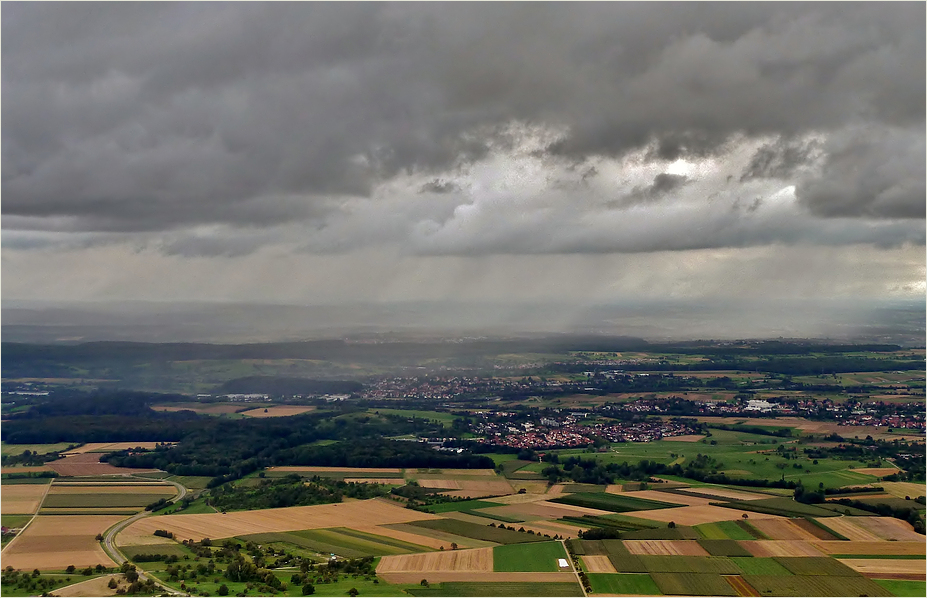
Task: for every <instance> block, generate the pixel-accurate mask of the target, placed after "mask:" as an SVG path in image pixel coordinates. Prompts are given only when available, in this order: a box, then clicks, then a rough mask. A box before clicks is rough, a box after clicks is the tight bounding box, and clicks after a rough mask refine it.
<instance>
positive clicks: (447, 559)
mask: <svg viewBox="0 0 927 598" xmlns="http://www.w3.org/2000/svg"><path fill="white" fill-rule="evenodd" d="M411 571H418V572H421V573H424V572H432V571H435V572H437V571H485V572H490V571H492V548H473V549H470V550H444V551H441V552H425V553H419V554H399V555H394V556H385V557H383V558H381V559H380V564H379V565H377V573H378V574H379V573H399V572H411Z"/></svg>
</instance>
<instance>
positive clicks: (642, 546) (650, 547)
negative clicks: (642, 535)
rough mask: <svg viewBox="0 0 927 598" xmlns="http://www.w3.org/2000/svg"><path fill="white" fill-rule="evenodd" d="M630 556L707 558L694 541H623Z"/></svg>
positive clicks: (702, 549) (705, 553)
mask: <svg viewBox="0 0 927 598" xmlns="http://www.w3.org/2000/svg"><path fill="white" fill-rule="evenodd" d="M624 545H625V548H627V549H628V552H630V553H631V554H649V555H656V556H708V552H707V551H706V550H705V549H704V548H702V547H701V545H700V544H699V543H698V542H696V541H695V540H625V541H624Z"/></svg>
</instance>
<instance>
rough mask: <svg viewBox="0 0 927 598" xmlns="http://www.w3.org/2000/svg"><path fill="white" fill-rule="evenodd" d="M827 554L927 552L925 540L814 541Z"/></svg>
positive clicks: (905, 553) (906, 553)
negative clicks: (888, 541)
mask: <svg viewBox="0 0 927 598" xmlns="http://www.w3.org/2000/svg"><path fill="white" fill-rule="evenodd" d="M813 544H814V546H815V547H816V548H818V549H820V550H821V552H823V553H825V554H867V555H868V554H904V555H908V554H927V552H925V547H927V545H925V544H924V542H923V541H920V542H891V543H887V542H846V541H842V540H836V541H832V542H813Z"/></svg>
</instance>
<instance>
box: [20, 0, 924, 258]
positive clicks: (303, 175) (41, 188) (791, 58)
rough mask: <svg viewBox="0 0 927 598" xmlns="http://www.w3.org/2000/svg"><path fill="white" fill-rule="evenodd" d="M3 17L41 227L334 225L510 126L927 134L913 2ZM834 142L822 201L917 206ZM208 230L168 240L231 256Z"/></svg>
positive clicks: (634, 135) (31, 8)
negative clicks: (357, 201)
mask: <svg viewBox="0 0 927 598" xmlns="http://www.w3.org/2000/svg"><path fill="white" fill-rule="evenodd" d="M2 17H3V19H2V27H3V31H2V33H3V36H2V51H3V54H2V70H3V73H2V78H3V104H2V115H3V121H4V127H3V132H2V141H3V149H2V152H3V153H2V161H3V164H2V165H3V183H2V187H3V188H2V190H3V214H4V216H16V217H22V218H21V219H19V220H18V221H19V222H26V221H29V222H32V223H37V222H40V221H43V222H44V224H41V225H38V224H34V226H35V227H36V228H44V229H50V230H51V229H54V230H75V231H163V230H170V229H175V228H184V227H189V226H195V225H210V224H223V225H231V226H240V227H268V226H272V225H275V224H277V223H283V222H293V221H307V222H310V221H320V220H325V219H327V218H329V217H330V216H331V215H332V214H336V213H338V210H339V209H340V206H341V205H342V204H343V202H344V201H345V198H349V197H367V196H371V195H372V194H373V193H374V190H375V189H376V187H377V185H378V184H380V183H381V182H383V181H387V180H390V179H391V178H393V177H396V176H403V175H408V174H409V173H421V174H422V175H423V176H424V177H426V178H428V179H430V180H433V181H441V180H445V179H443V178H442V177H444V176H445V175H446V173H447V172H448V171H452V170H455V169H459V168H461V167H464V166H466V165H467V164H468V163H472V162H473V161H474V160H477V159H481V158H484V157H486V156H488V155H490V153H491V152H492V151H494V150H498V149H499V148H500V147H505V145H506V144H507V143H513V141H512V139H511V138H508V137H507V134H506V133H505V127H506V126H507V125H509V124H510V123H511V122H513V121H517V122H524V123H532V124H535V125H539V126H546V127H551V128H555V129H557V130H562V131H563V135H562V136H561V138H560V140H559V141H558V142H557V143H555V144H553V145H551V146H549V147H548V148H547V149H546V150H541V151H540V152H539V154H540V155H541V156H543V157H544V158H545V159H549V160H551V161H552V162H559V161H562V160H564V159H565V160H567V161H572V162H582V161H583V160H585V159H587V158H589V157H594V156H617V157H620V156H623V155H625V154H626V153H627V152H629V151H631V150H637V149H640V148H643V147H652V148H653V153H652V156H651V158H652V159H662V160H674V159H676V158H681V157H710V156H713V155H717V154H718V153H719V152H723V151H726V150H727V149H728V147H729V143H730V140H731V138H732V136H738V135H741V136H742V135H746V136H757V135H776V136H783V137H784V138H797V137H799V136H801V135H803V134H805V133H809V132H817V133H822V134H826V133H830V132H835V131H840V130H842V129H844V128H846V127H847V126H849V125H856V124H858V123H860V122H864V123H867V124H868V125H869V126H870V127H872V128H873V129H874V130H876V131H881V130H883V129H884V128H886V127H892V128H893V130H901V131H905V130H908V129H912V130H920V131H922V130H923V121H924V104H925V85H924V72H925V62H924V45H925V36H924V20H925V6H924V4H922V3H900V4H882V3H846V4H844V3H823V4H793V3H751V4H736V5H731V4H728V3H719V4H701V3H679V4H650V3H595V4H577V3H572V2H571V3H538V4H536V3H511V4H478V5H472V4H457V3H447V4H445V3H436V4H425V3H422V4H418V3H413V4H389V3H379V2H378V3H319V4H315V3H311V4H305V3H296V4H289V3H267V4H265V3H227V4H226V3H150V4H148V3H145V4H138V3H103V4H95V3H73V4H72V3H61V4H59V3H4V4H3V5H2ZM863 145H865V144H863ZM828 147H829V148H831V149H832V151H833V152H835V154H834V155H828V156H827V158H826V162H825V166H824V171H823V172H822V174H821V177H820V178H819V179H807V180H805V181H804V182H803V183H802V184H801V185H800V186H799V195H800V197H801V200H802V205H804V206H807V207H808V208H809V209H810V210H811V212H812V213H814V214H817V215H820V216H834V215H845V216H856V217H868V216H878V217H882V216H893V215H897V216H908V217H910V216H915V217H923V199H924V198H923V161H921V162H920V166H918V165H917V164H916V163H915V162H916V161H915V160H912V159H910V158H909V157H907V156H897V155H895V154H894V153H893V152H894V151H905V150H908V149H910V147H909V146H904V144H902V145H901V146H899V145H898V144H896V143H894V142H885V143H870V144H869V145H868V146H865V147H863V146H862V145H860V144H856V145H855V146H853V148H855V149H852V148H850V147H840V148H833V147H831V146H828ZM920 148H921V150H922V148H923V138H922V137H921V146H920ZM825 151H827V150H825ZM847 152H849V153H847ZM780 153H781V152H780ZM777 156H779V154H777ZM793 158H794V156H793V157H792V158H789V157H784V156H782V157H775V158H771V159H770V161H769V164H768V165H767V166H765V167H764V166H762V165H758V166H757V169H756V172H757V174H756V176H770V175H773V176H779V174H780V173H781V174H783V175H784V174H785V173H786V171H787V170H788V169H789V168H792V166H793V164H792V162H793V161H794V160H793ZM780 162H781V164H780ZM854 164H857V165H861V166H862V167H863V168H864V169H868V172H869V176H865V177H864V176H862V175H856V174H853V173H856V172H857V171H856V170H853V168H854V166H853V165H854ZM764 168H765V170H764ZM751 172H752V171H751ZM918 177H919V178H920V181H921V182H920V186H918V184H917V179H918ZM596 178H601V177H596ZM748 178H750V177H748ZM444 184H445V183H441V185H444ZM447 184H451V183H450V182H449V183H447ZM428 185H429V184H427V183H426V184H425V187H426V189H425V190H426V191H430V192H432V193H435V192H440V190H441V189H444V187H440V188H439V187H434V188H427V187H428ZM653 187H654V189H656V188H657V181H655V182H654V185H653ZM447 189H448V190H451V188H450V187H447ZM654 192H656V191H654ZM918 193H920V196H919V197H918ZM915 200H917V201H919V202H920V204H919V206H920V207H917V206H916V205H915V203H916V201H915ZM212 243H214V242H213V241H202V240H195V241H190V242H189V243H186V244H180V245H177V249H176V251H177V252H178V253H180V254H184V255H185V254H187V253H188V252H189V251H195V250H196V247H202V248H203V250H204V251H205V252H206V253H210V252H215V251H219V252H220V253H221V252H225V251H226V250H225V249H222V250H218V249H216V247H219V246H222V247H225V246H224V245H221V244H219V245H213V244H212ZM245 245H247V244H245ZM234 251H237V250H233V252H234Z"/></svg>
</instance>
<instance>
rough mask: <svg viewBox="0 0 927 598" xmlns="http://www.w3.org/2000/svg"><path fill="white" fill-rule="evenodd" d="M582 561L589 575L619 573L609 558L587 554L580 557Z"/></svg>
mask: <svg viewBox="0 0 927 598" xmlns="http://www.w3.org/2000/svg"><path fill="white" fill-rule="evenodd" d="M580 559H581V560H582V562H583V564H584V565H585V566H586V571H588V572H589V573H617V571H615V566H614V565H612V562H611V561H610V560H608V557H607V556H604V555H591V554H587V555H585V556H582V557H580Z"/></svg>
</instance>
